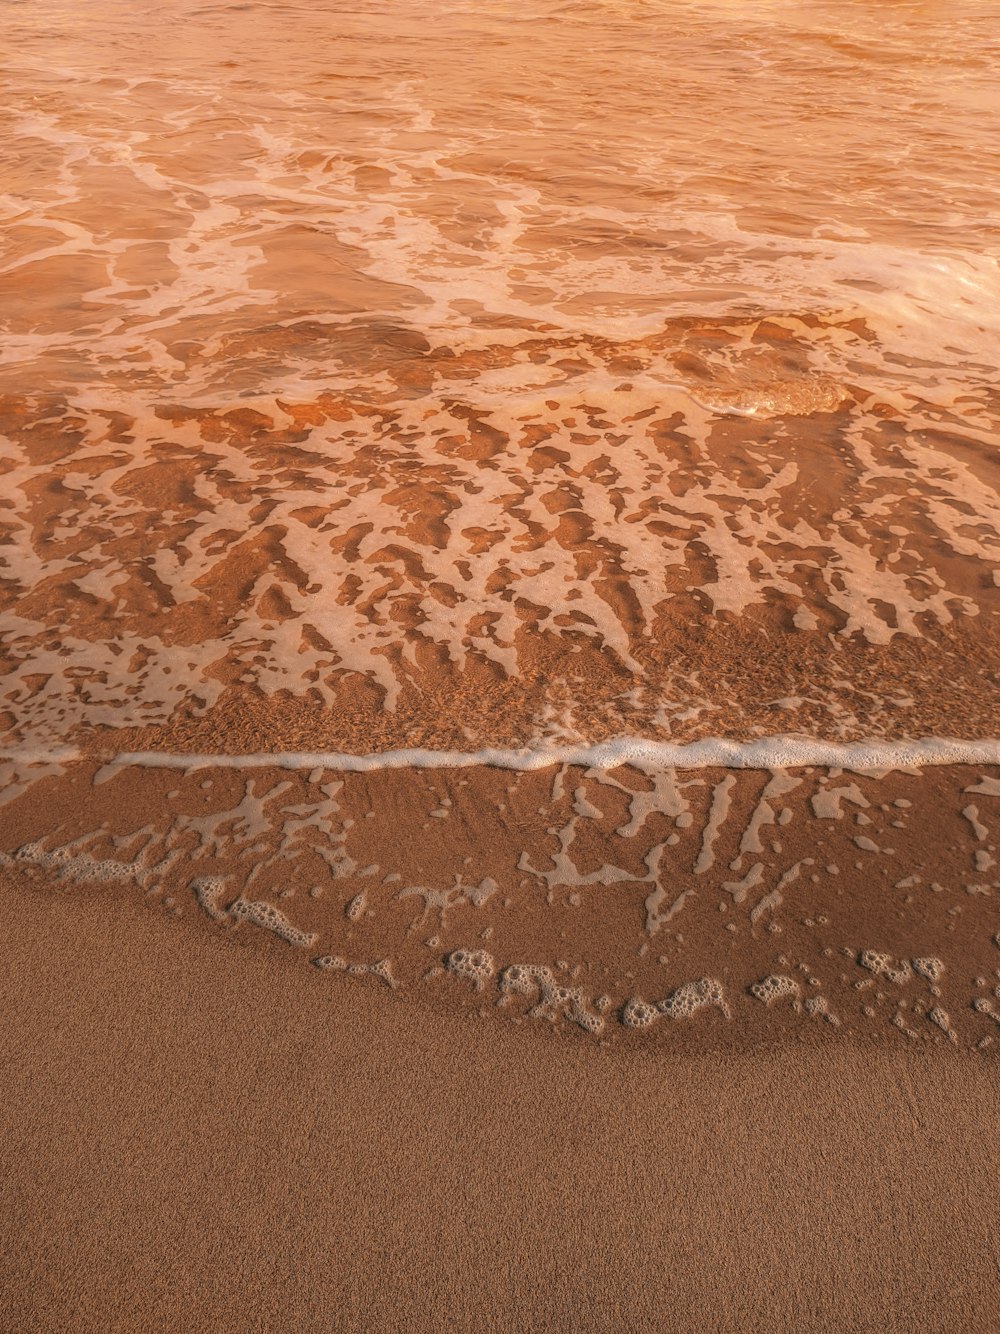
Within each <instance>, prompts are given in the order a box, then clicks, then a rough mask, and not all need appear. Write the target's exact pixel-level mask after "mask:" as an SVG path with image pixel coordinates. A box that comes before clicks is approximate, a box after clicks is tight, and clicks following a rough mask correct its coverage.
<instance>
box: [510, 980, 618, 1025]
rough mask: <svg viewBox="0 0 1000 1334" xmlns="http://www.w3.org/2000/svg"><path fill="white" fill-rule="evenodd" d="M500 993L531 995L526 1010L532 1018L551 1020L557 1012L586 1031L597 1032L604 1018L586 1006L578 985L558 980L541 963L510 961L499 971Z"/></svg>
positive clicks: (555, 1017)
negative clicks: (573, 985) (529, 1004)
mask: <svg viewBox="0 0 1000 1334" xmlns="http://www.w3.org/2000/svg"><path fill="white" fill-rule="evenodd" d="M500 991H501V994H503V995H507V994H511V993H517V994H519V995H522V996H529V997H534V998H535V1004H534V1005H533V1006H532V1008H531V1009H530V1010H529V1011H528V1014H529V1016H530V1017H531V1018H532V1019H550V1020H555V1019H557V1018H558V1017H559V1016H560V1015H562V1016H563V1018H565V1019H568V1020H569V1021H570V1023H573V1024H576V1025H577V1026H578V1027H579V1028H582V1029H584V1030H585V1031H586V1032H588V1033H600V1032H601V1030H602V1029H603V1028H604V1020H603V1019H602V1018H601V1016H600V1015H599V1014H594V1013H593V1011H592V1010H590V1009H589V1008H588V1006H587V1002H586V998H585V997H584V994H583V992H582V991H581V990H580V988H579V987H567V986H566V985H565V984H564V983H562V982H558V981H557V980H556V978H555V975H554V974H553V972H552V969H551V968H548V967H547V966H546V965H545V964H541V963H514V964H511V965H510V966H509V967H507V968H505V969H504V970H503V972H502V973H501V974H500Z"/></svg>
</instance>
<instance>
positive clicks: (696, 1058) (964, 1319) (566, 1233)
mask: <svg viewBox="0 0 1000 1334" xmlns="http://www.w3.org/2000/svg"><path fill="white" fill-rule="evenodd" d="M4 889H5V894H6V895H7V896H8V897H7V902H8V905H9V906H8V912H10V911H11V910H13V911H15V912H18V913H20V914H23V916H22V917H21V918H20V920H21V923H22V924H21V925H20V926H19V928H18V929H17V930H16V931H12V932H8V934H7V937H6V940H5V947H4V952H5V956H6V960H7V966H6V968H5V970H4V974H3V983H2V986H3V997H4V999H3V1004H4V1010H5V1013H6V1014H7V1015H8V1016H9V1018H8V1020H7V1022H6V1025H5V1027H6V1032H5V1043H4V1057H3V1060H4V1066H5V1069H4V1087H5V1090H6V1094H5V1097H4V1100H3V1110H2V1117H3V1145H4V1149H3V1155H4V1174H5V1179H6V1183H7V1184H6V1185H5V1196H6V1198H7V1200H8V1201H10V1202H11V1203H13V1204H16V1209H13V1210H9V1209H5V1211H4V1216H3V1222H2V1228H3V1248H4V1254H5V1265H4V1269H5V1279H4V1284H3V1296H2V1299H0V1308H2V1311H3V1315H4V1322H5V1324H6V1326H7V1327H8V1328H17V1329H57V1328H67V1327H70V1328H73V1329H79V1330H91V1329H93V1330H97V1329H100V1330H109V1329H115V1330H119V1329H120V1330H128V1329H172V1328H177V1327H180V1326H185V1327H191V1326H192V1325H193V1326H194V1327H196V1328H203V1329H262V1330H263V1329H269V1330H277V1329H291V1328H295V1329H331V1328H334V1329H343V1330H361V1329H372V1328H377V1329H399V1330H403V1329H432V1328H437V1327H439V1326H440V1325H441V1324H442V1323H447V1324H448V1325H449V1326H450V1327H452V1328H454V1329H460V1330H476V1329H483V1328H487V1329H496V1330H521V1329H528V1328H530V1329H538V1330H578V1329H581V1328H586V1329H594V1330H620V1329H634V1330H647V1329H648V1330H654V1329H655V1330H686V1329H691V1328H693V1327H697V1328H699V1329H720V1330H729V1329H734V1328H740V1329H752V1330H757V1329H760V1330H763V1329H773V1328H779V1329H791V1328H794V1329H802V1330H825V1329H830V1328H843V1327H845V1326H850V1327H851V1328H852V1329H858V1330H875V1329H883V1330H884V1329H900V1330H901V1329H906V1328H912V1327H913V1326H914V1325H915V1324H919V1325H920V1326H921V1328H925V1329H929V1330H942V1331H943V1330H946V1329H955V1328H962V1329H968V1330H984V1331H985V1330H987V1329H989V1328H991V1326H992V1322H993V1316H994V1312H995V1303H994V1301H993V1297H994V1293H995V1286H996V1247H997V1233H996V1217H997V1210H996V1206H997V1198H996V1182H995V1173H994V1171H993V1167H994V1161H993V1159H994V1151H995V1140H996V1130H997V1093H998V1084H997V1074H996V1064H995V1062H992V1063H989V1064H986V1063H983V1062H982V1061H980V1060H978V1059H977V1058H976V1057H975V1056H973V1055H971V1054H969V1053H968V1052H950V1051H946V1052H943V1053H938V1052H936V1051H927V1050H926V1049H923V1048H919V1049H917V1050H912V1048H911V1045H910V1044H905V1043H904V1044H900V1045H899V1046H888V1045H886V1044H866V1043H861V1042H858V1041H857V1040H842V1039H837V1038H835V1039H834V1040H833V1042H832V1043H827V1042H826V1040H825V1037H824V1039H823V1040H817V1038H816V1037H815V1035H812V1037H811V1039H810V1037H809V1035H796V1036H791V1035H789V1036H788V1037H787V1038H786V1039H785V1040H783V1041H778V1042H774V1043H771V1044H767V1045H764V1046H760V1047H749V1048H748V1047H746V1046H744V1047H743V1048H741V1049H737V1050H729V1051H726V1052H716V1053H712V1052H706V1053H701V1054H699V1053H698V1052H696V1051H692V1052H684V1051H680V1052H672V1053H670V1054H669V1055H668V1054H666V1053H664V1052H663V1051H662V1050H661V1051H657V1052H648V1051H643V1050H641V1049H633V1050H631V1051H629V1052H621V1051H617V1050H609V1051H606V1052H605V1051H602V1050H601V1049H595V1048H594V1047H592V1046H585V1045H583V1044H581V1043H578V1042H567V1041H566V1040H565V1037H564V1036H563V1035H560V1034H557V1033H553V1032H550V1031H548V1028H547V1026H546V1028H543V1029H541V1030H539V1029H537V1028H532V1029H531V1030H530V1031H524V1030H517V1029H513V1028H511V1027H510V1026H509V1025H505V1024H504V1023H502V1022H498V1021H497V1019H496V1018H495V1017H494V1016H487V1017H480V1016H478V1015H474V1014H473V1015H470V1014H462V1013H445V1014H442V1012H441V1011H440V1009H439V1008H438V1007H436V1006H434V1005H428V1004H426V1003H425V1004H421V1003H419V1002H417V1003H414V1001H413V999H412V998H407V999H406V1000H403V999H402V998H400V997H398V996H396V995H394V994H392V993H390V992H388V991H386V990H385V989H380V988H378V986H377V984H375V983H372V982H368V983H365V982H361V983H359V982H355V981H353V980H351V979H347V978H336V979H334V986H333V987H332V988H331V987H323V988H317V987H316V985H315V980H314V978H313V977H311V976H309V974H308V972H307V970H305V969H303V970H292V971H289V970H288V969H287V968H286V967H285V966H284V960H283V959H282V957H281V956H280V954H279V953H278V951H277V949H266V948H265V949H262V948H260V946H259V945H254V946H249V947H245V948H242V949H241V948H239V947H237V948H235V949H234V948H233V947H232V946H230V945H229V944H228V943H222V942H219V941H213V940H207V939H205V938H204V937H202V936H200V935H199V934H198V933H197V932H196V931H195V930H194V929H193V928H192V926H191V925H187V926H184V925H174V924H168V923H166V922H164V921H162V920H158V919H157V918H156V916H154V915H151V914H150V913H149V912H148V911H144V910H143V909H142V908H141V907H137V906H136V905H134V904H133V903H130V902H128V901H127V900H125V901H122V900H119V899H107V898H103V899H99V900H97V901H94V900H91V901H87V902H80V901H78V900H77V899H76V898H69V899H66V900H58V899H54V898H52V897H50V896H48V895H45V896H36V897H34V898H32V897H31V896H30V895H28V894H25V893H23V892H22V893H21V894H20V895H18V894H16V893H15V892H14V891H12V890H11V889H10V887H9V886H7V885H5V886H4ZM26 900H27V901H26ZM8 920H9V919H8ZM803 1037H804V1038H805V1039H806V1040H802V1038H803Z"/></svg>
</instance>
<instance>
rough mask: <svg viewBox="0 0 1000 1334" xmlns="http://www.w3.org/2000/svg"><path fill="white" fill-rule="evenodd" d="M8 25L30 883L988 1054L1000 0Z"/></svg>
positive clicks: (501, 985)
mask: <svg viewBox="0 0 1000 1334" xmlns="http://www.w3.org/2000/svg"><path fill="white" fill-rule="evenodd" d="M0 25H2V28H3V32H4V38H5V40H4V46H3V52H2V54H0V78H2V85H0V88H2V91H0V220H2V233H0V243H2V246H3V250H2V253H0V320H2V330H3V338H2V340H0V447H2V452H0V467H2V470H3V472H2V478H3V480H2V483H0V523H2V545H0V561H2V580H0V650H2V653H3V660H2V669H3V672H4V678H5V679H4V680H3V682H2V684H0V760H2V761H3V762H2V763H0V811H2V814H3V820H4V824H3V828H2V830H0V880H3V879H4V878H5V877H14V878H15V879H17V880H18V881H19V882H20V881H21V880H23V881H25V882H26V883H29V884H38V885H39V886H44V887H46V888H47V889H56V890H75V891H77V892H86V891H87V890H88V889H92V888H93V887H94V886H98V887H100V888H102V889H103V891H105V892H108V891H110V892H113V893H120V892H122V889H123V886H124V887H125V890H126V892H127V891H128V889H131V890H133V891H139V892H142V893H144V894H145V895H146V896H148V898H149V900H150V902H151V903H152V904H154V905H155V906H156V907H157V908H158V909H160V910H161V911H164V912H167V913H169V914H170V915H181V914H183V913H191V914H192V915H193V916H195V917H196V918H197V920H198V921H199V922H201V923H202V924H203V925H204V926H205V927H207V928H208V929H211V930H214V931H217V932H219V933H226V934H228V933H231V932H233V931H241V932H243V933H244V936H245V937H246V936H247V935H249V936H250V937H256V938H257V941H258V944H259V945H260V947H261V948H276V949H282V950H285V951H286V952H287V953H288V956H289V957H290V958H298V959H299V960H300V962H303V963H305V962H306V961H310V962H312V963H313V964H314V965H315V966H316V968H317V969H318V970H319V972H320V973H322V974H323V975H324V978H325V984H326V985H330V984H331V979H330V977H329V974H330V972H331V970H332V971H333V973H335V974H336V973H345V972H346V973H349V974H355V975H358V976H360V977H362V978H364V979H365V981H366V983H367V984H368V985H373V986H375V985H377V986H383V985H389V986H392V987H394V988H395V987H397V986H403V987H418V986H419V987H421V988H422V989H423V991H424V994H426V995H429V996H430V997H431V998H432V999H433V1001H434V1003H437V1004H442V1005H444V1004H460V1005H463V1006H472V1007H475V1008H481V1007H482V1006H484V1005H485V1004H486V1003H487V1002H488V1001H490V1000H495V1001H496V1002H497V1004H498V1005H500V1006H501V1007H503V1008H504V1009H505V1010H506V1011H507V1012H508V1013H511V1014H513V1015H515V1016H519V1017H523V1016H524V1015H530V1016H531V1017H533V1018H536V1019H538V1018H541V1019H545V1020H549V1021H552V1022H553V1023H556V1022H559V1023H563V1021H565V1023H567V1024H569V1025H570V1026H573V1025H575V1026H577V1027H578V1028H582V1029H584V1030H585V1031H587V1032H588V1033H591V1034H594V1033H602V1034H604V1035H605V1036H607V1034H608V1033H609V1032H611V1031H612V1030H615V1031H617V1032H618V1034H619V1036H621V1035H622V1032H623V1030H629V1029H632V1030H639V1031H641V1032H642V1033H643V1034H645V1030H646V1029H648V1028H649V1027H650V1026H651V1025H652V1024H654V1022H655V1023H656V1024H657V1025H658V1027H657V1032H660V1031H661V1030H664V1029H665V1030H672V1031H676V1030H677V1029H678V1028H684V1027H685V1025H686V1024H687V1021H689V1020H691V1019H692V1018H695V1019H696V1021H697V1025H699V1026H700V1028H699V1029H698V1031H699V1032H700V1031H702V1030H703V1031H704V1032H705V1033H707V1034H708V1035H709V1037H708V1038H706V1039H705V1040H706V1041H708V1040H709V1039H710V1038H711V1040H713V1041H715V1040H718V1041H724V1040H725V1041H728V1040H729V1039H728V1038H724V1037H719V1034H720V1033H721V1034H726V1033H731V1034H733V1035H734V1040H735V1041H743V1040H745V1037H746V1035H747V1034H748V1033H751V1034H752V1033H756V1032H758V1031H759V1032H760V1033H768V1032H769V1031H770V1029H771V1028H773V1027H775V1026H776V1027H777V1028H778V1029H779V1030H780V1029H781V1027H782V1025H785V1024H789V1023H794V1024H796V1025H801V1024H802V1023H805V1024H808V1025H810V1026H811V1031H813V1030H814V1031H820V1032H823V1033H831V1034H832V1033H834V1032H838V1033H840V1034H842V1035H843V1034H855V1035H858V1034H864V1033H870V1032H885V1033H888V1034H889V1035H890V1037H891V1038H892V1040H897V1039H905V1040H907V1041H913V1042H919V1041H924V1042H929V1043H937V1044H939V1045H951V1044H960V1045H963V1046H972V1047H973V1048H974V1049H975V1050H976V1051H981V1052H985V1051H987V1050H988V1049H989V1048H990V1047H991V1044H993V1043H994V1042H995V1031H996V1026H997V1024H998V1023H1000V1009H998V1006H1000V985H998V983H1000V968H998V963H1000V957H998V955H997V949H998V948H1000V933H998V932H997V929H996V928H997V926H998V925H1000V923H998V922H997V918H996V909H995V904H996V902H997V895H998V893H1000V881H996V880H994V879H992V876H993V874H994V872H995V868H996V856H995V854H996V853H997V848H998V847H1000V832H998V826H997V819H998V817H997V815H996V814H995V812H994V810H993V805H994V802H995V800H996V798H997V796H998V795H1000V778H998V776H997V774H998V768H997V765H996V763H995V761H996V758H997V755H998V753H1000V752H998V749H997V748H998V745H1000V742H998V741H997V739H996V738H997V735H998V728H997V726H996V718H997V716H998V714H997V711H998V708H1000V624H998V610H1000V454H998V445H1000V371H998V367H997V355H996V348H997V345H998V341H1000V315H998V311H1000V266H998V256H1000V227H998V223H1000V178H998V175H997V173H996V172H995V170H992V169H991V164H992V163H993V162H994V161H1000V118H998V116H997V114H996V112H997V110H998V109H1000V74H998V73H997V71H998V70H1000V35H998V34H1000V5H997V4H994V3H980V4H972V3H966V4H961V3H959V4H953V5H950V6H949V7H948V8H947V9H945V8H944V7H943V6H939V5H931V4H925V5H918V4H896V3H894V4H886V3H879V4H877V5H876V4H863V3H844V2H841V3H835V4H829V3H828V4H801V3H796V4H791V3H781V2H776V3H759V4H754V5H736V4H732V3H725V2H724V0H698V2H697V3H669V4H667V3H632V4H625V3H614V4H612V3H603V4H602V3H594V2H593V0H590V2H588V3H570V4H561V5H560V4H545V3H533V2H528V3H521V4H518V5H511V4H509V3H494V4H479V5H476V6H461V5H430V6H429V5H427V4H422V5H419V6H418V5H415V4H413V3H410V0H390V2H388V3H365V4H364V5H363V7H362V8H360V9H357V8H352V9H341V8H339V7H338V6H336V5H334V4H332V3H326V2H325V0H321V2H320V3H312V4H309V5H295V4H290V3H248V4H231V5H227V4H214V5H206V4H201V3H194V2H193V0H169V2H168V3H165V4H163V3H159V4H155V5H154V4H136V3H124V0H123V2H122V3H107V2H104V0H99V2H98V3H93V4H88V5H87V6H80V5H77V4H58V3H52V2H51V0H38V2H37V3H34V2H33V3H31V4H24V3H14V2H13V0H0ZM623 738H624V739H623ZM914 738H931V739H930V740H923V741H919V740H917V741H914V740H913V739H914ZM948 738H958V740H957V741H955V740H948ZM963 739H964V740H963ZM526 748H528V749H526ZM2 752H6V757H5V758H4V755H3V753H2ZM921 765H928V766H930V765H938V766H943V767H938V768H933V769H932V768H928V769H927V770H926V771H925V772H924V773H923V775H922V776H921V775H919V774H918V773H917V771H916V770H917V769H918V768H919V767H920V766H921ZM628 766H631V767H628ZM845 768H846V769H849V770H851V771H854V770H871V769H873V768H877V769H879V770H881V771H882V772H881V773H880V774H873V773H870V772H869V773H867V774H866V775H860V774H857V773H848V774H847V775H846V776H845V775H844V773H843V770H844V769H845ZM727 769H728V770H730V772H727V771H726V770H727ZM736 770H743V771H745V772H740V773H736V772H735V771H736ZM894 771H895V772H894ZM904 771H905V772H904ZM289 946H291V947H292V948H291V949H290V950H289V949H288V947H289ZM456 998H457V999H456ZM730 1018H732V1019H735V1020H737V1022H736V1023H733V1024H731V1025H730V1024H728V1023H727V1022H726V1021H727V1020H729V1019H730ZM661 1019H665V1020H666V1021H667V1022H666V1023H665V1024H660V1023H659V1021H660V1020H661ZM675 1020H679V1021H682V1022H681V1023H680V1024H676V1023H674V1022H673V1021H675ZM800 1031H802V1030H801V1029H800ZM713 1035H714V1036H713Z"/></svg>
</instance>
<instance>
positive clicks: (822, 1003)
mask: <svg viewBox="0 0 1000 1334" xmlns="http://www.w3.org/2000/svg"><path fill="white" fill-rule="evenodd" d="M803 1008H804V1009H805V1012H806V1014H807V1015H809V1017H810V1019H825V1020H826V1022H827V1023H828V1024H832V1025H833V1027H834V1028H839V1027H840V1020H839V1019H838V1018H837V1016H836V1015H835V1014H831V1012H830V1007H829V1005H828V1004H827V1000H826V997H825V996H809V997H808V999H807V1000H806V1001H805V1002H804V1005H803Z"/></svg>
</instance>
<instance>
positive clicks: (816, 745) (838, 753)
mask: <svg viewBox="0 0 1000 1334" xmlns="http://www.w3.org/2000/svg"><path fill="white" fill-rule="evenodd" d="M2 758H10V759H22V758H24V757H23V756H21V755H20V754H19V753H17V752H8V753H7V755H5V756H3V757H2ZM87 758H91V757H89V756H87V754H86V753H85V752H83V751H71V750H69V749H68V748H62V749H61V750H59V751H52V752H46V753H44V754H43V753H42V752H40V751H33V752H32V753H31V762H32V763H36V764H37V763H50V762H51V763H56V762H57V763H68V762H70V761H71V760H73V759H76V760H84V759H87ZM94 758H100V759H101V760H102V761H103V763H104V764H105V765H112V764H113V765H120V766H123V767H124V766H130V765H136V766H142V767H144V768H151V769H183V770H193V769H219V768H225V769H266V768H277V769H306V770H310V769H333V770H340V771H342V772H345V773H368V772H371V771H373V770H378V769H468V768H474V767H476V766H486V767H489V768H495V769H511V770H516V771H519V772H525V773H526V772H530V771H531V770H536V769H547V768H549V767H550V766H551V765H555V764H575V765H581V766H585V767H588V768H592V769H615V768H618V767H619V766H622V765H628V766H631V767H632V768H636V769H642V770H657V769H797V768H803V767H806V766H816V767H820V768H830V769H847V770H850V771H852V772H854V773H865V772H872V771H875V772H881V773H885V772H889V771H891V770H894V769H923V768H928V767H931V766H934V765H941V764H963V765H965V764H995V765H1000V739H994V738H983V739H980V740H975V739H965V740H963V739H961V738H957V737H923V738H920V739H915V740H898V741H889V740H883V739H881V738H878V739H874V740H866V741H847V742H840V741H822V740H818V739H816V738H814V737H804V736H792V735H778V736H771V737H758V738H756V739H754V740H752V741H733V740H729V739H728V738H725V737H706V738H704V739H703V740H700V741H690V742H683V743H677V742H671V741H653V740H649V739H646V738H643V737H616V738H613V739H611V740H608V741H600V742H596V743H594V744H591V745H587V744H580V745H568V746H560V745H542V746H531V747H523V748H501V747H486V748H484V749H482V750H475V751H457V750H426V749H423V748H420V747H413V748H409V749H403V750H386V751H375V752H372V753H371V754H362V755H358V754H352V753H349V752H346V751H276V752H274V753H273V754H267V753H255V754H247V755H227V754H199V755H179V754H175V753H172V752H168V751H154V750H144V751H122V752H120V753H119V754H117V755H110V756H107V755H102V756H100V757H94Z"/></svg>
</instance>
